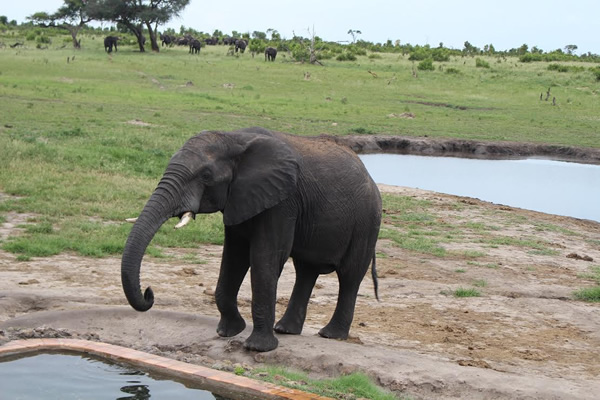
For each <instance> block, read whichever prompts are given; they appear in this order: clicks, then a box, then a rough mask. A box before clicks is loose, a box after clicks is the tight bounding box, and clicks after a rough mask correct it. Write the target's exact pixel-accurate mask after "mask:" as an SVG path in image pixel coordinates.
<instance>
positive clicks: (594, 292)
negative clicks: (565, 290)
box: [574, 286, 600, 303]
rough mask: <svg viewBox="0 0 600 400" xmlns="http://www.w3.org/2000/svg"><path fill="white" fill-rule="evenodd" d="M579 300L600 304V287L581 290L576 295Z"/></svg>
mask: <svg viewBox="0 0 600 400" xmlns="http://www.w3.org/2000/svg"><path fill="white" fill-rule="evenodd" d="M574 295H575V298H576V299H577V300H582V301H587V302H591V303H597V302H600V286H595V287H591V288H585V289H580V290H578V291H576V292H575V293H574Z"/></svg>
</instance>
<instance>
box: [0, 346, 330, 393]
mask: <svg viewBox="0 0 600 400" xmlns="http://www.w3.org/2000/svg"><path fill="white" fill-rule="evenodd" d="M41 351H73V352H77V353H84V354H91V355H94V356H98V357H103V358H107V359H109V360H113V361H117V362H119V361H121V362H126V363H129V364H133V365H135V366H138V367H141V368H145V369H149V370H151V371H155V372H160V373H164V374H167V375H173V376H176V377H179V378H185V379H190V380H193V381H197V382H199V383H200V384H201V385H202V386H205V387H206V390H209V391H212V392H215V393H217V394H221V395H225V396H227V395H229V396H231V395H237V396H244V398H245V399H246V398H248V399H250V398H251V399H268V400H271V399H273V400H328V399H329V400H332V399H330V398H329V397H323V396H319V395H316V394H313V393H307V392H302V391H300V390H296V389H290V388H286V387H283V386H278V385H275V384H272V383H268V382H261V381H257V380H254V379H251V378H247V377H245V376H238V375H235V374H233V373H230V372H225V371H219V370H215V369H211V368H208V367H203V366H201V365H195V364H188V363H185V362H182V361H177V360H173V359H170V358H166V357H162V356H157V355H154V354H150V353H145V352H143V351H139V350H134V349H129V348H127V347H122V346H117V345H113V344H108V343H102V342H92V341H89V340H82V339H22V340H13V341H10V342H8V343H5V344H4V345H2V346H0V360H1V359H2V358H5V357H9V356H15V355H26V354H27V353H33V352H41Z"/></svg>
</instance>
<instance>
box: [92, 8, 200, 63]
mask: <svg viewBox="0 0 600 400" xmlns="http://www.w3.org/2000/svg"><path fill="white" fill-rule="evenodd" d="M87 3H88V10H89V13H90V14H91V15H93V16H94V17H95V18H97V19H101V20H104V21H114V22H120V23H121V24H123V25H125V26H127V28H128V29H129V30H130V31H131V32H132V33H133V34H134V35H135V36H136V37H137V40H138V44H139V47H140V51H144V45H143V43H144V39H145V38H144V35H143V28H142V27H143V26H145V27H146V29H147V30H148V35H149V36H150V43H151V47H152V51H156V52H158V51H159V50H160V47H159V46H158V41H157V37H156V36H157V34H156V33H157V28H158V25H159V24H164V23H166V22H168V21H169V20H171V18H173V17H177V16H179V14H180V13H181V11H183V9H184V8H185V7H186V6H187V5H188V4H189V3H190V0H88V1H87Z"/></svg>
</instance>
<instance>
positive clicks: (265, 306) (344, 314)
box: [121, 127, 382, 352]
mask: <svg viewBox="0 0 600 400" xmlns="http://www.w3.org/2000/svg"><path fill="white" fill-rule="evenodd" d="M215 212H221V213H222V215H223V223H224V236H225V239H224V245H223V253H222V259H221V267H220V273H219V278H218V281H217V287H216V290H215V301H216V305H217V309H218V310H219V312H220V316H221V317H220V321H219V323H218V326H217V333H218V335H220V336H221V337H231V336H235V335H237V334H239V333H240V332H242V331H243V330H244V329H245V327H246V322H245V321H244V319H243V317H242V316H241V315H240V312H239V310H238V306H237V296H238V291H239V289H240V285H241V283H242V281H243V280H244V277H245V276H246V274H247V272H248V270H250V282H251V286H252V307H251V308H252V321H253V329H252V332H251V334H250V336H248V338H247V339H246V340H245V342H244V347H245V348H246V349H247V350H253V351H259V352H261V351H269V350H272V349H275V348H276V347H277V346H278V343H279V341H278V339H277V338H276V337H275V334H274V331H275V332H277V333H280V334H297V335H299V334H301V332H302V327H303V325H304V321H305V318H306V312H307V306H308V301H309V298H310V296H311V293H312V290H313V287H314V285H315V282H316V280H317V278H318V276H319V275H320V274H329V273H331V272H333V271H335V272H336V273H337V277H338V282H339V292H338V299H337V306H336V308H335V311H334V313H333V315H332V317H331V320H330V321H329V323H328V324H327V325H326V326H325V327H323V328H322V329H321V330H320V331H319V334H320V335H321V336H322V337H325V338H335V339H347V337H348V333H349V330H350V325H351V323H352V319H353V317H354V309H355V305H356V297H357V293H358V289H359V286H360V284H361V282H362V280H363V278H364V276H365V274H366V272H367V271H368V269H369V265H371V275H372V277H373V283H374V285H375V297H376V298H377V299H379V296H378V291H377V273H376V265H375V245H376V242H377V237H378V233H379V227H380V223H381V214H382V206H381V196H380V193H379V190H378V188H377V185H376V184H375V183H374V182H373V179H372V178H371V176H370V175H369V173H368V172H367V170H366V168H365V166H364V165H363V163H362V162H361V160H360V159H359V158H358V156H357V155H356V154H355V153H354V152H353V151H352V150H351V149H350V148H348V147H345V146H342V145H339V144H337V143H336V142H335V141H334V140H333V139H331V138H327V137H312V138H309V137H302V136H296V135H292V134H287V133H280V132H275V131H269V130H266V129H263V128H258V127H254V128H246V129H241V130H237V131H233V132H223V131H203V132H201V133H199V134H197V135H196V136H193V137H192V138H190V139H189V140H188V141H187V142H186V143H185V144H184V145H183V147H181V149H180V150H179V151H177V152H176V153H175V154H174V155H173V156H172V158H171V160H170V161H169V163H168V165H167V167H166V170H165V173H164V175H163V177H162V179H161V180H160V182H159V183H158V185H157V187H156V189H155V190H154V192H153V193H152V194H151V196H150V198H149V200H148V201H147V203H146V204H145V206H144V208H143V209H142V211H141V213H140V215H139V217H137V218H135V224H134V225H133V228H132V229H131V231H130V233H129V236H128V238H127V241H126V243H125V248H124V250H123V255H122V259H121V281H122V285H123V290H124V292H125V296H126V298H127V300H128V302H129V304H130V305H131V306H132V307H133V308H134V309H135V310H138V311H147V310H148V309H150V308H151V307H152V305H153V303H154V293H153V291H152V289H151V288H150V287H148V288H146V289H145V291H144V292H143V293H142V290H141V286H140V270H141V263H142V258H143V256H144V253H145V251H146V248H147V246H148V244H149V243H150V241H151V240H152V238H153V237H154V235H155V234H156V232H157V231H158V229H159V228H160V227H161V226H162V225H163V224H164V223H165V222H166V221H167V220H168V219H169V218H173V217H179V218H181V221H180V222H179V223H178V224H177V226H176V227H180V226H182V225H184V224H186V223H187V222H189V220H191V219H193V218H195V215H196V214H198V213H215ZM130 222H133V221H130ZM289 257H291V258H292V260H293V265H294V269H295V273H296V281H295V284H294V287H293V290H292V294H291V297H290V300H289V303H288V306H287V310H286V311H285V314H284V315H283V317H282V318H281V319H280V320H279V321H278V322H277V323H276V324H275V304H276V298H277V296H276V294H277V293H276V292H277V282H278V280H279V276H280V274H281V272H282V269H283V267H284V264H285V263H286V261H287V260H288V258H289Z"/></svg>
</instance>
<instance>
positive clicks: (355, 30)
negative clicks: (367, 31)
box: [348, 29, 362, 43]
mask: <svg viewBox="0 0 600 400" xmlns="http://www.w3.org/2000/svg"><path fill="white" fill-rule="evenodd" d="M348 35H351V36H352V43H354V42H356V35H362V32H361V31H359V30H358V29H350V30H348Z"/></svg>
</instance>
